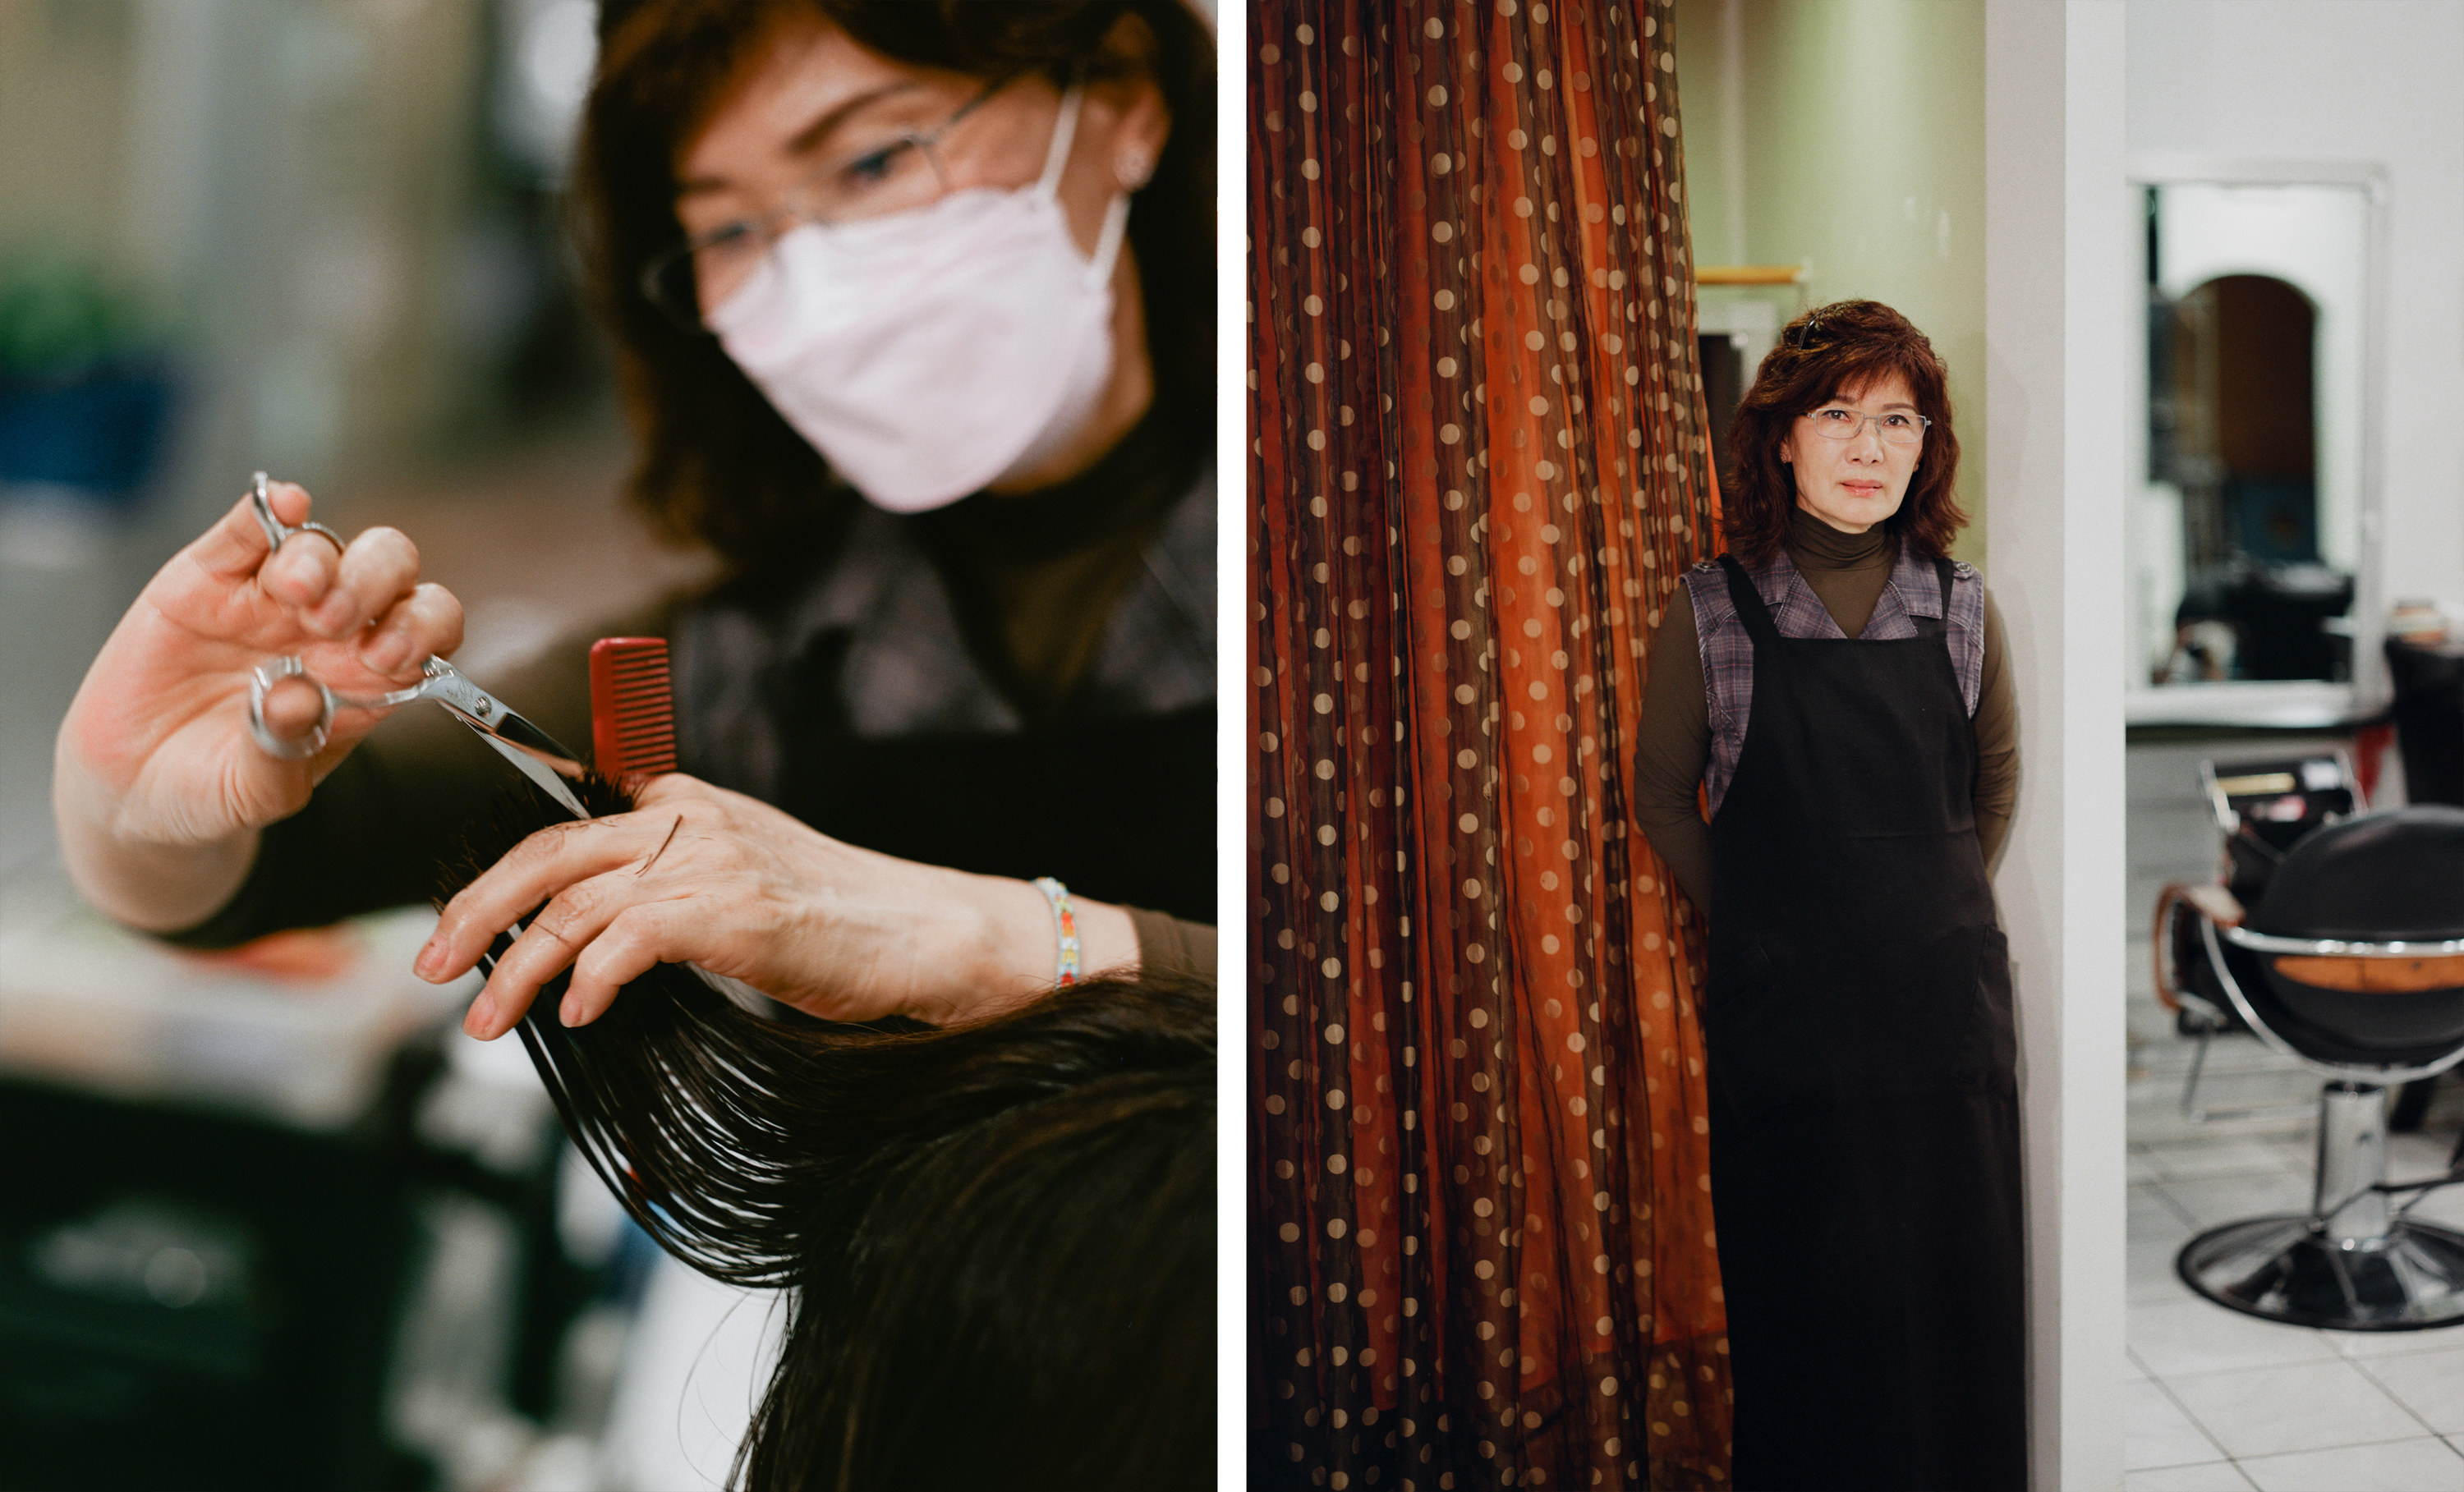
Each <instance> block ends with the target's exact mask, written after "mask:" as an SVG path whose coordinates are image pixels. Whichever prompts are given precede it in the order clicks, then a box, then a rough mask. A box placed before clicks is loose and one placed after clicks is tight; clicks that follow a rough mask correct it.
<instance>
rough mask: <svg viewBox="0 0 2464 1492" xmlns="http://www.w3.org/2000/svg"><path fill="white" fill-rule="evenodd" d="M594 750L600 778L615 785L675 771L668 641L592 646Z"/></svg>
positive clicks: (618, 640)
mask: <svg viewBox="0 0 2464 1492" xmlns="http://www.w3.org/2000/svg"><path fill="white" fill-rule="evenodd" d="M590 748H591V752H592V754H593V756H594V757H595V758H596V761H595V764H596V765H597V767H598V769H599V775H600V776H601V777H604V778H606V779H609V780H610V781H615V782H623V781H625V780H627V779H631V778H636V777H646V776H648V777H655V776H657V775H658V774H659V773H662V772H673V771H674V770H676V716H675V703H674V700H673V697H672V692H671V687H670V680H669V676H668V642H667V639H666V638H663V637H603V638H601V639H600V640H599V641H598V642H596V643H593V644H591V646H590Z"/></svg>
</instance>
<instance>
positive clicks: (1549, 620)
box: [1247, 0, 1728, 1492]
mask: <svg viewBox="0 0 2464 1492" xmlns="http://www.w3.org/2000/svg"><path fill="white" fill-rule="evenodd" d="M1251 18H1252V26H1251V32H1250V42H1251V47H1252V50H1251V54H1250V56H1249V58H1248V68H1249V99H1250V133H1249V147H1250V148H1249V163H1250V169H1249V179H1248V192H1249V224H1250V232H1251V240H1250V244H1249V280H1248V283H1249V293H1250V305H1249V324H1250V344H1249V345H1250V371H1249V388H1250V406H1249V407H1250V434H1251V437H1252V441H1251V447H1250V455H1251V467H1250V473H1249V476H1250V482H1249V488H1250V491H1251V493H1252V494H1255V501H1256V505H1257V506H1256V512H1255V521H1254V523H1253V525H1252V527H1251V529H1250V537H1251V542H1252V548H1251V554H1250V566H1249V592H1248V597H1247V600H1248V613H1247V614H1248V619H1249V623H1250V627H1251V632H1250V654H1249V669H1250V672H1249V678H1250V685H1251V689H1250V719H1251V731H1252V739H1253V742H1254V750H1253V752H1252V755H1251V758H1250V760H1251V779H1250V783H1249V789H1250V797H1249V801H1250V810H1251V817H1250V845H1251V846H1252V854H1251V857H1250V877H1249V887H1248V892H1249V897H1250V906H1251V908H1252V911H1253V913H1254V916H1253V920H1252V922H1251V924H1250V927H1249V929H1248V936H1249V944H1248V957H1249V960H1250V970H1251V987H1252V1000H1253V1010H1252V1012H1251V1021H1252V1024H1251V1029H1250V1033H1249V1035H1250V1042H1251V1049H1250V1055H1251V1058H1252V1072H1253V1074H1254V1081H1255V1088H1254V1093H1253V1107H1252V1111H1251V1117H1252V1122H1253V1124H1254V1125H1255V1126H1256V1128H1255V1130H1254V1136H1255V1142H1256V1149H1255V1152H1254V1154H1255V1163H1256V1167H1257V1170H1256V1173H1255V1178H1254V1179H1255V1185H1256V1187H1257V1210H1256V1233H1255V1236H1254V1240H1253V1247H1254V1250H1255V1258H1256V1262H1257V1274H1256V1282H1257V1300H1258V1305H1259V1309H1260V1319H1259V1320H1258V1321H1257V1322H1256V1324H1255V1327H1254V1330H1253V1338H1252V1341H1253V1353H1254V1361H1255V1371H1256V1374H1257V1382H1256V1384H1255V1390H1256V1392H1255V1393H1254V1395H1253V1397H1252V1400H1251V1402H1252V1403H1253V1405H1255V1406H1256V1408H1255V1419H1254V1422H1253V1423H1252V1425H1251V1427H1250V1431H1251V1448H1252V1449H1251V1465H1252V1475H1253V1478H1255V1479H1256V1480H1257V1481H1258V1484H1261V1485H1289V1486H1294V1487H1332V1488H1370V1487H1375V1488H1380V1489H1383V1488H1389V1487H1396V1488H1403V1489H1406V1492H1419V1489H1428V1488H1452V1487H1463V1488H1470V1487H1489V1486H1501V1485H1503V1486H1530V1487H1548V1486H1565V1487H1624V1488H1635V1487H1678V1486H1721V1485H1724V1484H1725V1482H1726V1478H1727V1461H1728V1452H1727V1437H1728V1435H1727V1426H1728V1378H1727V1358H1726V1356H1725V1354H1724V1350H1723V1349H1724V1348H1725V1339H1724V1336H1723V1333H1724V1331H1725V1316H1724V1312H1723V1308H1722V1305H1721V1304H1720V1288H1719V1270H1718V1262H1717V1258H1716V1255H1715V1253H1714V1251H1713V1240H1712V1235H1711V1205H1710V1195H1709V1190H1708V1184H1707V1182H1708V1175H1709V1163H1708V1156H1707V1152H1706V1146H1707V1141H1706V1139H1705V1133H1704V1130H1705V1126H1704V1124H1703V1119H1704V1115H1705V1112H1706V1103H1705V1094H1704V1084H1703V1048H1702V1032H1701V1026H1700V1023H1699V1020H1698V1018H1697V1016H1696V1011H1695V1000H1696V992H1697V990H1698V988H1699V987H1700V984H1701V978H1702V974H1701V968H1702V961H1703V939H1702V936H1701V928H1700V926H1699V924H1695V923H1692V922H1690V921H1689V918H1690V917H1691V913H1690V911H1687V909H1686V908H1685V906H1684V904H1683V902H1682V901H1681V900H1680V898H1679V896H1678V894H1677V892H1676V891H1675V889H1674V888H1672V887H1671V886H1670V885H1669V884H1668V879H1667V876H1666V874H1665V873H1664V871H1663V870H1662V868H1661V866H1660V864H1659V862H1658V861H1657V859H1656V858H1655V857H1654V856H1653V855H1652V854H1651V852H1650V849H1649V847H1648V846H1647V845H1645V844H1644V842H1643V840H1642V839H1641V837H1640V835H1639V834H1638V833H1636V832H1634V831H1633V828H1632V821H1631V816H1630V812H1629V808H1628V802H1627V796H1626V795H1627V783H1626V779H1625V773H1626V762H1627V760H1628V757H1629V755H1630V753H1631V751H1632V748H1633V743H1634V741H1635V739H1636V735H1637V728H1638V712H1639V707H1640V700H1641V696H1642V673H1643V669H1644V662H1645V656H1646V653H1647V648H1648V644H1649V640H1650V635H1651V629H1652V627H1653V626H1655V625H1657V624H1658V623H1659V620H1660V614H1661V608H1663V607H1665V606H1667V605H1669V604H1671V603H1672V602H1673V600H1674V599H1675V597H1676V595H1677V586H1678V581H1679V577H1681V576H1682V575H1683V571H1684V569H1685V567H1686V566H1687V565H1688V564H1691V563H1692V562H1693V561H1695V560H1698V559H1701V558H1704V557H1705V555H1706V554H1708V553H1710V552H1711V551H1712V550H1714V549H1715V548H1716V539H1715V538H1714V536H1716V535H1717V533H1718V532H1719V511H1718V496H1717V494H1716V492H1715V491H1714V489H1713V484H1712V477H1711V472H1710V465H1711V463H1710V453H1709V444H1708V441H1707V439H1706V436H1705V428H1704V414H1703V396H1702V385H1701V381H1700V377H1699V370H1698V367H1697V363H1696V359H1695V355H1694V340H1693V330H1694V309H1693V292H1692V280H1693V266H1692V264H1691V261H1690V258H1689V255H1688V251H1687V247H1686V232H1685V221H1684V209H1683V199H1684V187H1683V169H1682V167H1681V165H1680V156H1679V149H1680V135H1679V132H1678V122H1677V121H1678V115H1677V79H1676V73H1675V67H1674V61H1673V57H1672V54H1671V52H1670V19H1671V11H1670V6H1669V4H1668V0H1572V3H1568V0H1401V3H1393V0H1355V3H1350V4H1346V3H1339V0H1255V3H1254V4H1253V6H1252V9H1251Z"/></svg>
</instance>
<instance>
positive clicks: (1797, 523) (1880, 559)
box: [1781, 508, 1896, 570]
mask: <svg viewBox="0 0 2464 1492" xmlns="http://www.w3.org/2000/svg"><path fill="white" fill-rule="evenodd" d="M1781 543H1782V544H1783V545H1784V546H1785V547H1786V548H1787V550H1788V557H1789V558H1790V559H1791V560H1795V561H1796V567H1797V568H1798V569H1800V570H1807V569H1815V570H1864V569H1871V568H1876V567H1880V566H1885V565H1888V564H1889V563H1890V562H1891V559H1892V555H1893V552H1894V550H1895V548H1896V546H1895V545H1894V544H1893V543H1892V541H1891V536H1890V534H1889V532H1888V531H1887V530H1885V529H1884V528H1883V527H1882V525H1881V524H1880V523H1877V524H1875V525H1874V526H1873V527H1872V528H1869V529H1867V530H1866V531H1865V532H1863V533H1862V534H1849V533H1843V532H1841V531H1840V530H1838V529H1836V528H1833V527H1832V526H1831V525H1830V524H1828V523H1825V522H1823V521H1822V520H1821V519H1820V518H1818V517H1816V516H1814V515H1813V514H1811V513H1809V512H1807V511H1806V510H1805V509H1803V508H1799V509H1797V510H1796V512H1795V513H1793V514H1792V515H1790V517H1789V524H1788V536H1787V537H1786V538H1783V539H1782V540H1781Z"/></svg>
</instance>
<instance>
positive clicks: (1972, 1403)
mask: <svg viewBox="0 0 2464 1492" xmlns="http://www.w3.org/2000/svg"><path fill="white" fill-rule="evenodd" d="M1945 384H1946V376H1945V373H1944V369H1943V364H1942V361H1941V359H1940V358H1938V357H1937V356H1936V355H1935V353H1934V350H1933V347H1932V344H1931V343H1930V342H1928V341H1927V340H1925V335H1924V334H1923V333H1922V332H1920V331H1918V330H1917V329H1916V328H1915V327H1914V326H1912V325H1910V324H1909V323H1908V321H1907V320H1906V318H1903V317H1902V316H1900V314H1899V313H1897V312H1895V311H1893V310H1891V309H1890V308H1889V307H1887V306H1883V305H1879V304H1877V303H1875V302H1873V301H1861V300H1860V301H1845V302H1841V303H1839V304H1837V305H1831V306H1825V307H1823V308H1821V309H1820V310H1817V311H1814V312H1811V313H1808V314H1807V315H1805V316H1801V317H1799V318H1797V319H1796V320H1795V321H1793V322H1792V323H1791V324H1790V326H1789V328H1788V330H1787V334H1786V336H1785V337H1784V338H1783V340H1782V344H1781V345H1780V346H1778V347H1776V348H1774V349H1773V350H1772V351H1771V355H1770V356H1769V357H1767V358H1766V359H1764V361H1763V364H1762V367H1761V369H1760V371H1759V372H1758V374H1757V375H1756V377H1755V381H1754V385H1753V387H1752V389H1751V390H1750V391H1749V393H1748V394H1747V396H1746V398H1745V400H1744V402H1743V404H1742V405H1741V406H1740V407H1739V409H1738V413H1737V419H1736V424H1735V426H1734V429H1733V433H1732V436H1731V441H1730V445H1731V448H1732V449H1733V450H1734V451H1735V452H1736V467H1737V470H1736V472H1735V476H1734V479H1733V481H1732V482H1731V483H1730V484H1728V490H1727V492H1726V493H1724V497H1723V500H1724V504H1725V511H1726V516H1727V538H1728V549H1729V552H1728V553H1727V554H1726V555H1723V556H1722V557H1721V558H1720V560H1718V561H1717V562H1716V563H1708V564H1701V565H1697V566H1695V567H1694V569H1693V570H1692V572H1690V573H1689V574H1688V575H1687V576H1686V578H1685V589H1686V596H1687V601H1688V603H1689V604H1686V605H1675V606H1671V607H1670V608H1669V609H1668V611H1667V613H1666V615H1665V619H1664V621H1663V623H1662V625H1661V629H1660V635H1659V636H1658V637H1657V638H1655V639H1654V640H1653V643H1652V653H1651V672H1650V677H1649V680H1648V682H1647V683H1646V685H1645V688H1644V693H1643V712H1644V714H1643V720H1644V723H1643V740H1642V744H1641V747H1640V750H1639V752H1638V753H1637V757H1636V762H1635V799H1636V803H1637V810H1636V813H1637V817H1638V819H1639V822H1640V823H1641V825H1642V828H1643V832H1644V833H1645V835H1646V836H1648V837H1649V839H1650V841H1651V844H1652V847H1653V848H1654V849H1656V850H1657V851H1659V853H1660V855H1661V859H1662V860H1663V861H1665V862H1666V864H1667V866H1668V867H1669V869H1670V871H1671V873H1672V874H1674V875H1675V876H1676V878H1677V881H1678V884H1679V885H1680V886H1682V887H1683V889H1685V891H1686V893H1687V894H1688V895H1689V896H1691V897H1692V898H1693V900H1694V902H1695V903H1696V905H1697V906H1699V907H1701V908H1702V909H1703V910H1704V911H1705V913H1706V914H1707V917H1708V921H1709V927H1710V977H1709V981H1708V990H1707V994H1706V997H1705V1002H1704V1028H1705V1044H1706V1047H1707V1052H1708V1057H1709V1064H1710V1074H1709V1085H1710V1098H1711V1112H1710V1124H1711V1193H1712V1205H1713V1209H1714V1213H1715V1216H1716V1218H1717V1222H1718V1231H1719V1251H1720V1272H1721V1278H1722V1284H1723V1289H1724V1292H1725V1297H1726V1300H1727V1313H1728V1349H1729V1362H1730V1371H1731V1372H1732V1374H1733V1376H1734V1383H1735V1394H1736V1398H1735V1440H1734V1444H1735V1468H1734V1476H1735V1485H1737V1486H1738V1487H1740V1488H1744V1489H1749V1492H1751V1489H1762V1488H1796V1487H1825V1488H1830V1487H1873V1488H1906V1487H1952V1486H1956V1487H1966V1488H2002V1487H2008V1488H2018V1487H2022V1486H2024V1485H2025V1484H2026V1481H2027V1456H2026V1449H2027V1442H2026V1429H2027V1418H2026V1403H2025V1343H2024V1338H2023V1322H2022V1315H2021V1295H2020V1290H2021V1283H2020V1278H2021V1277H2020V1262H2021V1256H2020V1246H2021V1245H2020V1211H2019V1206H2020V1204H2019V1148H2018V1147H2019V1133H2018V1109H2017V1096H2016V1087H2015V1080H2014V1075H2013V1062H2014V1046H2013V1024H2012V1009H2011V985H2010V976H2009V961H2008V960H2009V954H2008V950H2007V946H2006V944H2005V943H2004V940H2003V937H2002V933H2001V931H2000V929H1999V928H1998V927H1997V926H1996V923H1995V919H1994V911H1993V898H1992V891H1991V887H1990V886H1989V884H1988V882H1987V866H1988V865H1989V864H1990V863H1991V860H1992V859H1993V857H1994V855H1995V853H1996V852H1997V851H1998V849H1999V848H2000V845H2001V841H2002V837H2003V832H2004V830H2005V828H2006V827H2007V825H2008V823H2009V822H2010V814H2011V805H2012V802H2013V798H2014V796H2015V786H2016V781H2015V779H2016V770H2017V763H2016V753H2015V749H2014V746H2013V714H2012V704H2011V688H2010V683H2009V679H2008V676H2007V674H2006V672H2005V670H2004V668H2003V656H2002V637H2001V630H2002V629H2001V625H2000V623H1999V622H1998V620H1997V619H1996V618H1995V616H1994V614H1993V611H1992V607H1991V603H1990V602H1989V600H1988V599H1987V597H1986V595H1985V587H1984V582H1983V581H1982V580H1981V579H1980V578H1979V577H1978V576H1977V574H1976V572H1975V571H1974V570H1972V569H1970V568H1969V566H1967V565H1965V564H1960V563H1957V562H1954V561H1953V560H1950V559H1949V558H1948V557H1947V550H1948V547H1949V544H1950V541H1951V539H1952V538H1953V537H1954V536H1955V535H1956V534H1957V533H1958V532H1959V530H1960V529H1961V527H1963V526H1964V525H1965V524H1966V522H1967V516H1966V515H1965V514H1963V513H1962V512H1961V511H1960V509H1959V507H1958V505H1957V503H1956V502H1955V501H1954V499H1953V497H1952V491H1953V486H1954V483H1955V481H1956V478H1957V474H1958V469H1959V443H1958V440H1957V438H1956V437H1955V436H1954V435H1953V434H1952V433H1951V411H1950V401H1949V397H1948V394H1947V389H1946V386H1945ZM1698 792H1699V794H1700V795H1701V796H1700V798H1699V799H1698ZM1698 801H1699V802H1702V803H1705V804H1707V808H1708V812H1709V823H1707V824H1706V823H1705V822H1704V818H1703V814H1702V811H1701V810H1699V809H1698V807H1697V803H1698Z"/></svg>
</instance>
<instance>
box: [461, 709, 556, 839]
mask: <svg viewBox="0 0 2464 1492" xmlns="http://www.w3.org/2000/svg"><path fill="white" fill-rule="evenodd" d="M445 708H446V709H447V710H449V711H451V712H452V714H453V718H455V719H457V720H459V721H461V722H462V723H463V724H464V725H467V726H469V727H470V728H471V734H473V735H476V736H478V737H479V739H481V740H483V741H486V742H487V743H488V748H489V749H490V750H491V751H494V752H495V754H496V755H497V756H499V757H504V758H505V759H506V760H507V761H510V762H512V763H513V764H514V765H515V767H516V768H517V769H519V771H520V772H521V774H522V776H524V777H526V778H529V779H531V780H532V781H534V782H536V783H538V784H539V791H541V792H543V793H545V794H547V796H549V797H550V798H553V799H555V800H556V801H558V802H559V803H561V804H562V805H563V806H564V808H565V810H566V811H567V812H569V813H571V814H572V815H573V816H574V817H575V818H577V819H587V818H589V817H590V810H589V809H587V808H584V807H583V806H582V800H581V799H579V798H576V797H575V796H574V795H573V788H572V786H571V785H570V784H568V783H567V782H566V781H565V779H564V777H563V775H562V774H561V773H559V772H558V771H557V770H556V768H555V767H553V766H551V765H549V764H548V762H547V761H546V760H543V759H541V758H542V757H559V758H562V759H565V760H570V759H571V758H570V757H565V756H564V754H563V752H562V751H561V750H560V749H558V748H557V744H556V738H555V737H554V736H551V735H548V734H547V733H546V732H544V731H542V730H540V729H539V727H537V726H535V725H532V724H531V723H530V722H529V721H527V720H524V719H522V717H521V716H519V715H517V714H513V713H507V714H506V715H505V716H504V717H503V718H502V719H500V720H499V721H498V722H497V723H496V724H495V725H493V726H490V725H482V724H480V723H479V722H478V721H476V720H474V719H473V718H471V716H469V715H467V714H465V713H462V712H461V711H460V710H458V709H455V708H454V707H453V706H452V705H450V704H449V705H447V706H446V707H445ZM516 724H518V725H520V726H521V727H522V734H523V735H527V736H531V737H536V738H537V739H538V740H539V741H541V742H544V743H545V746H544V748H540V747H533V746H531V745H529V744H528V743H527V742H526V741H517V740H515V739H511V738H509V737H510V736H511V735H512V734H513V733H511V732H507V731H505V730H504V728H505V727H506V726H510V725H516ZM500 733H501V734H500Z"/></svg>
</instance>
